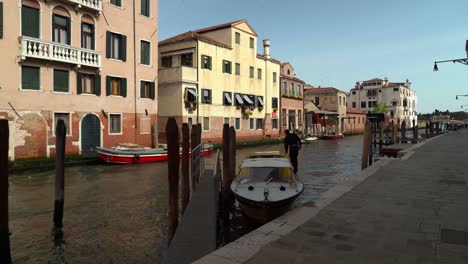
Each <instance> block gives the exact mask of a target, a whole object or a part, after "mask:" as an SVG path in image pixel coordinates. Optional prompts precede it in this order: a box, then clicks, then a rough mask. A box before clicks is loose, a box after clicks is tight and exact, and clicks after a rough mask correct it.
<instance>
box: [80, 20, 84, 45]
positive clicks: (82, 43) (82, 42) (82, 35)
mask: <svg viewBox="0 0 468 264" xmlns="http://www.w3.org/2000/svg"><path fill="white" fill-rule="evenodd" d="M83 24H84V23H83V22H81V47H84V34H83V28H84V25H83Z"/></svg>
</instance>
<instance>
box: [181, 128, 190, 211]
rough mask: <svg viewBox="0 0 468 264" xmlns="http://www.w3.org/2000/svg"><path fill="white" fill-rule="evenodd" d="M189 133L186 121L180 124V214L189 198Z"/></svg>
mask: <svg viewBox="0 0 468 264" xmlns="http://www.w3.org/2000/svg"><path fill="white" fill-rule="evenodd" d="M189 151H190V135H189V127H188V124H187V123H183V124H182V185H181V187H182V214H184V212H185V208H187V205H188V203H189V200H190V173H189V166H190V157H189Z"/></svg>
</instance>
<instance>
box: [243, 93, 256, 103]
mask: <svg viewBox="0 0 468 264" xmlns="http://www.w3.org/2000/svg"><path fill="white" fill-rule="evenodd" d="M243 97H244V100H245V101H246V102H247V103H248V104H251V105H253V104H254V102H252V100H250V98H249V96H247V95H245V94H244V96H243Z"/></svg>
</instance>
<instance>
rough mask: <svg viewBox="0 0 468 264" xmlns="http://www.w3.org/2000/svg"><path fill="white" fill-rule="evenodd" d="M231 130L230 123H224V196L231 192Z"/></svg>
mask: <svg viewBox="0 0 468 264" xmlns="http://www.w3.org/2000/svg"><path fill="white" fill-rule="evenodd" d="M230 134H231V131H230V129H229V124H224V126H223V179H222V184H223V197H225V196H226V195H227V194H228V192H229V186H228V182H229V179H230V178H231V165H230V164H231V151H230V148H231V136H230Z"/></svg>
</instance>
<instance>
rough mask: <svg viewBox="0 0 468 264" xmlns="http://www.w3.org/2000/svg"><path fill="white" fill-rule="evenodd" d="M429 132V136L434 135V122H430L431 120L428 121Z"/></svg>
mask: <svg viewBox="0 0 468 264" xmlns="http://www.w3.org/2000/svg"><path fill="white" fill-rule="evenodd" d="M429 134H430V135H431V137H433V136H434V123H432V121H429Z"/></svg>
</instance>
